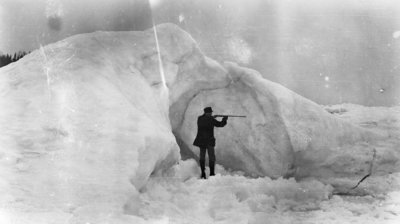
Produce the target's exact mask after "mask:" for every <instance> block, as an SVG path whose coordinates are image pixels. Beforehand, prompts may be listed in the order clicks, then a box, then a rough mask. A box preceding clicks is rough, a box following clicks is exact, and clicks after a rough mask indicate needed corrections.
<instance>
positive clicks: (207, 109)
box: [204, 107, 213, 113]
mask: <svg viewBox="0 0 400 224" xmlns="http://www.w3.org/2000/svg"><path fill="white" fill-rule="evenodd" d="M212 112H213V110H212V108H211V107H206V108H204V113H212Z"/></svg>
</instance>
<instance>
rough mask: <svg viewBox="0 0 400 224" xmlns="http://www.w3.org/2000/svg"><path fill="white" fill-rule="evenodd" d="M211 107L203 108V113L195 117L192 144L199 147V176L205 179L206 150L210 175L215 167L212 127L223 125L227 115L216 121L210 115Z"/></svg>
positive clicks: (212, 174)
mask: <svg viewBox="0 0 400 224" xmlns="http://www.w3.org/2000/svg"><path fill="white" fill-rule="evenodd" d="M212 112H213V110H212V108H211V107H206V108H204V114H203V115H201V116H199V118H198V119H197V136H196V139H195V140H194V142H193V145H195V146H198V147H199V148H200V169H201V178H202V179H206V173H205V168H206V151H207V152H208V160H209V166H210V176H214V175H215V173H214V168H215V152H214V147H215V137H214V127H224V126H225V125H226V121H227V120H228V117H223V118H222V121H217V120H216V119H215V118H214V117H213V116H212Z"/></svg>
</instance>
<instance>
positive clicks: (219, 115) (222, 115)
mask: <svg viewBox="0 0 400 224" xmlns="http://www.w3.org/2000/svg"><path fill="white" fill-rule="evenodd" d="M213 117H246V116H243V115H225V114H217V115H214V116H213Z"/></svg>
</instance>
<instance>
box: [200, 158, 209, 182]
mask: <svg viewBox="0 0 400 224" xmlns="http://www.w3.org/2000/svg"><path fill="white" fill-rule="evenodd" d="M200 169H201V177H200V178H201V179H207V178H206V172H205V170H206V161H205V160H200Z"/></svg>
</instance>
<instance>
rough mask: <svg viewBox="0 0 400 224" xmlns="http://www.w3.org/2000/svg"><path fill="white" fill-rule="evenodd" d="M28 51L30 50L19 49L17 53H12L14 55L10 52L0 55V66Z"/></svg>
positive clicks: (19, 57)
mask: <svg viewBox="0 0 400 224" xmlns="http://www.w3.org/2000/svg"><path fill="white" fill-rule="evenodd" d="M29 53H30V52H25V51H20V52H18V53H14V55H10V54H3V55H0V67H3V66H6V65H8V64H10V63H12V62H16V61H18V60H19V59H21V58H23V57H24V56H25V55H27V54H29Z"/></svg>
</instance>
